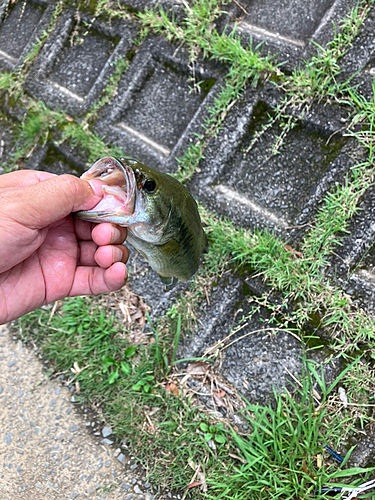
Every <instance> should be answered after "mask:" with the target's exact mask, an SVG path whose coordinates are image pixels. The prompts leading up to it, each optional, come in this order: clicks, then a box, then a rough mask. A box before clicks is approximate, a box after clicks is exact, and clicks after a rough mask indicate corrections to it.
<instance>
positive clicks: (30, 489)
mask: <svg viewBox="0 0 375 500" xmlns="http://www.w3.org/2000/svg"><path fill="white" fill-rule="evenodd" d="M71 398H72V396H71V392H70V391H69V390H68V389H67V388H66V387H65V386H63V385H62V384H61V383H59V381H56V380H50V379H48V378H47V376H46V375H45V373H44V371H43V363H42V361H41V360H40V359H39V358H38V357H37V354H36V351H35V350H33V349H30V348H29V347H25V346H24V345H22V343H21V342H15V341H14V340H13V339H12V337H11V336H10V333H9V332H8V330H7V328H5V327H4V326H3V327H0V498H3V499H4V500H5V499H6V500H10V499H13V498H20V499H24V500H34V499H37V498H44V497H45V498H48V500H60V499H61V500H68V499H74V498H78V499H81V498H97V499H101V500H104V499H106V500H114V499H123V500H130V499H133V500H137V499H139V500H152V499H153V498H154V496H153V494H152V493H150V484H149V483H147V479H146V478H145V473H144V471H143V470H142V469H141V467H140V466H139V465H137V464H136V463H135V462H134V460H131V457H129V456H128V455H126V452H124V450H123V449H121V448H120V447H117V446H116V445H115V444H114V443H113V441H111V431H110V429H108V428H106V427H104V428H102V425H101V422H97V420H96V419H95V417H92V416H90V415H88V414H85V413H83V414H82V413H81V412H79V411H78V408H76V407H75V406H74V403H72V402H71ZM93 431H95V433H94V432H93ZM111 443H112V444H111ZM158 498H162V497H160V496H159V497H158Z"/></svg>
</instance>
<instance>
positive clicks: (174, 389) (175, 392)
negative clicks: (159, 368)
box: [165, 382, 179, 396]
mask: <svg viewBox="0 0 375 500" xmlns="http://www.w3.org/2000/svg"><path fill="white" fill-rule="evenodd" d="M165 390H166V392H167V393H169V392H171V393H172V394H173V395H174V396H178V395H179V390H178V387H177V386H176V384H174V383H173V382H167V385H166V386H165Z"/></svg>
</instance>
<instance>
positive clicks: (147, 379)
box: [132, 374, 155, 394]
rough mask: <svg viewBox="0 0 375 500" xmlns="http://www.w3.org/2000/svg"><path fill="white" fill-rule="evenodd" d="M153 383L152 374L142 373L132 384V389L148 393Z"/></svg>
mask: <svg viewBox="0 0 375 500" xmlns="http://www.w3.org/2000/svg"><path fill="white" fill-rule="evenodd" d="M153 384H155V377H154V375H151V374H150V375H144V376H143V377H142V378H141V379H140V380H138V382H137V383H135V384H134V385H133V386H132V390H133V391H141V392H142V391H143V392H145V393H146V394H149V393H150V392H151V391H152V386H153Z"/></svg>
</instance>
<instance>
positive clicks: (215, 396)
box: [214, 394, 226, 408]
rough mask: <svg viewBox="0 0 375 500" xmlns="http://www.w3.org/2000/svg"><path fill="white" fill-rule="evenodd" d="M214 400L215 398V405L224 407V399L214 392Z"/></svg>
mask: <svg viewBox="0 0 375 500" xmlns="http://www.w3.org/2000/svg"><path fill="white" fill-rule="evenodd" d="M214 400H215V403H216V404H217V406H222V407H223V408H226V405H225V403H224V401H223V400H222V399H221V397H220V396H218V395H217V394H214Z"/></svg>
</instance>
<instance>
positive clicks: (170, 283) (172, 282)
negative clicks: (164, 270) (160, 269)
mask: <svg viewBox="0 0 375 500" xmlns="http://www.w3.org/2000/svg"><path fill="white" fill-rule="evenodd" d="M159 278H160V279H161V281H162V282H163V283H164V285H165V287H164V291H165V292H169V290H172V288H174V287H175V286H176V285H177V283H178V278H175V277H167V276H160V274H159Z"/></svg>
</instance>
